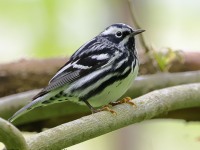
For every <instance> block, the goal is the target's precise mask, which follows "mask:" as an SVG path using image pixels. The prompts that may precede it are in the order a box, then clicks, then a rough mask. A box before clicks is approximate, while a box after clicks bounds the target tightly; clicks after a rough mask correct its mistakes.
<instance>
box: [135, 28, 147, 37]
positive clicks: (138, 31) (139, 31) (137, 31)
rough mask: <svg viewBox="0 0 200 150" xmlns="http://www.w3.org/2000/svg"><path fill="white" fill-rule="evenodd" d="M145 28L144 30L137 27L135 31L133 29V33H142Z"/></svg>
mask: <svg viewBox="0 0 200 150" xmlns="http://www.w3.org/2000/svg"><path fill="white" fill-rule="evenodd" d="M144 31H145V30H143V29H137V30H135V31H133V33H132V34H133V35H134V36H135V35H137V34H140V33H142V32H144Z"/></svg>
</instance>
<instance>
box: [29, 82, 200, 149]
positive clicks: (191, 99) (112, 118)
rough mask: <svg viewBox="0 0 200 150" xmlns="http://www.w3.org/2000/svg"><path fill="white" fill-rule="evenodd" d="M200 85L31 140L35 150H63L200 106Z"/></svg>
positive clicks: (148, 96) (152, 95)
mask: <svg viewBox="0 0 200 150" xmlns="http://www.w3.org/2000/svg"><path fill="white" fill-rule="evenodd" d="M199 91H200V83H196V84H188V85H181V86H175V87H170V88H165V89H162V90H156V91H153V92H150V93H148V94H146V95H144V96H141V97H139V98H136V99H134V100H132V102H134V103H135V104H136V105H137V107H132V106H131V105H129V104H121V105H117V106H115V107H113V110H114V111H115V112H116V113H117V115H113V114H111V113H110V112H106V111H103V112H100V113H96V114H92V115H89V116H86V117H82V118H80V119H77V120H75V121H72V122H69V123H65V124H62V125H59V126H57V127H55V128H52V129H49V130H46V131H44V132H41V133H39V134H36V135H34V136H32V137H31V138H30V139H27V144H28V146H29V147H30V149H31V150H35V149H37V150H46V149H55V150H56V149H62V148H65V147H69V146H72V145H75V144H77V143H80V142H83V141H86V140H89V139H91V138H94V137H97V136H100V135H103V134H106V133H108V132H111V131H114V130H117V129H120V128H122V127H125V126H128V125H130V124H133V123H136V122H141V121H143V120H147V119H151V118H153V117H155V116H158V115H160V114H162V113H167V112H169V111H172V110H177V109H182V108H189V107H198V106H200V92H199Z"/></svg>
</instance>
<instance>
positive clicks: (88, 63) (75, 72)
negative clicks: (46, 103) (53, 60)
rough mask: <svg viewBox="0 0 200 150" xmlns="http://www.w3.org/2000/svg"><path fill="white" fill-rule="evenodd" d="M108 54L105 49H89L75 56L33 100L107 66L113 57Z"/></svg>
mask: <svg viewBox="0 0 200 150" xmlns="http://www.w3.org/2000/svg"><path fill="white" fill-rule="evenodd" d="M106 52H107V50H106V49H105V48H103V49H101V50H99V51H96V50H95V51H93V50H92V49H87V50H85V53H80V55H79V54H76V55H73V56H72V57H71V58H70V60H69V61H68V62H67V63H66V64H65V65H64V66H63V67H62V68H61V69H60V70H59V71H58V72H57V73H56V75H55V76H54V77H53V78H52V79H51V80H50V82H49V85H48V86H47V87H45V88H44V89H43V90H42V91H41V92H40V93H38V94H37V95H36V96H35V97H34V98H33V100H35V99H36V98H38V97H40V96H43V95H45V94H46V93H48V92H50V91H52V90H54V89H57V88H59V87H62V86H64V85H67V84H70V83H72V82H74V81H76V80H78V79H80V78H81V77H83V76H86V75H87V74H89V73H91V72H93V71H94V70H98V69H99V68H101V67H102V66H105V65H106V64H107V63H108V62H109V60H110V57H111V55H110V54H109V53H106Z"/></svg>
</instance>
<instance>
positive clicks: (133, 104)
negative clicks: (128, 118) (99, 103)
mask: <svg viewBox="0 0 200 150" xmlns="http://www.w3.org/2000/svg"><path fill="white" fill-rule="evenodd" d="M131 100H132V98H131V97H125V98H123V99H122V100H121V101H116V102H111V103H109V104H110V105H112V106H115V105H118V104H123V103H127V104H130V105H132V106H135V107H137V106H136V104H135V103H133V102H131Z"/></svg>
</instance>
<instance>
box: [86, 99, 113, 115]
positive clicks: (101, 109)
mask: <svg viewBox="0 0 200 150" xmlns="http://www.w3.org/2000/svg"><path fill="white" fill-rule="evenodd" d="M84 102H85V104H86V105H87V106H88V107H89V108H90V110H91V111H92V113H97V112H100V111H109V112H111V113H112V114H115V115H116V114H117V113H116V112H115V111H114V110H112V109H110V107H109V105H105V106H103V107H102V108H100V109H95V108H94V107H92V105H90V103H89V102H88V101H84Z"/></svg>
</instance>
